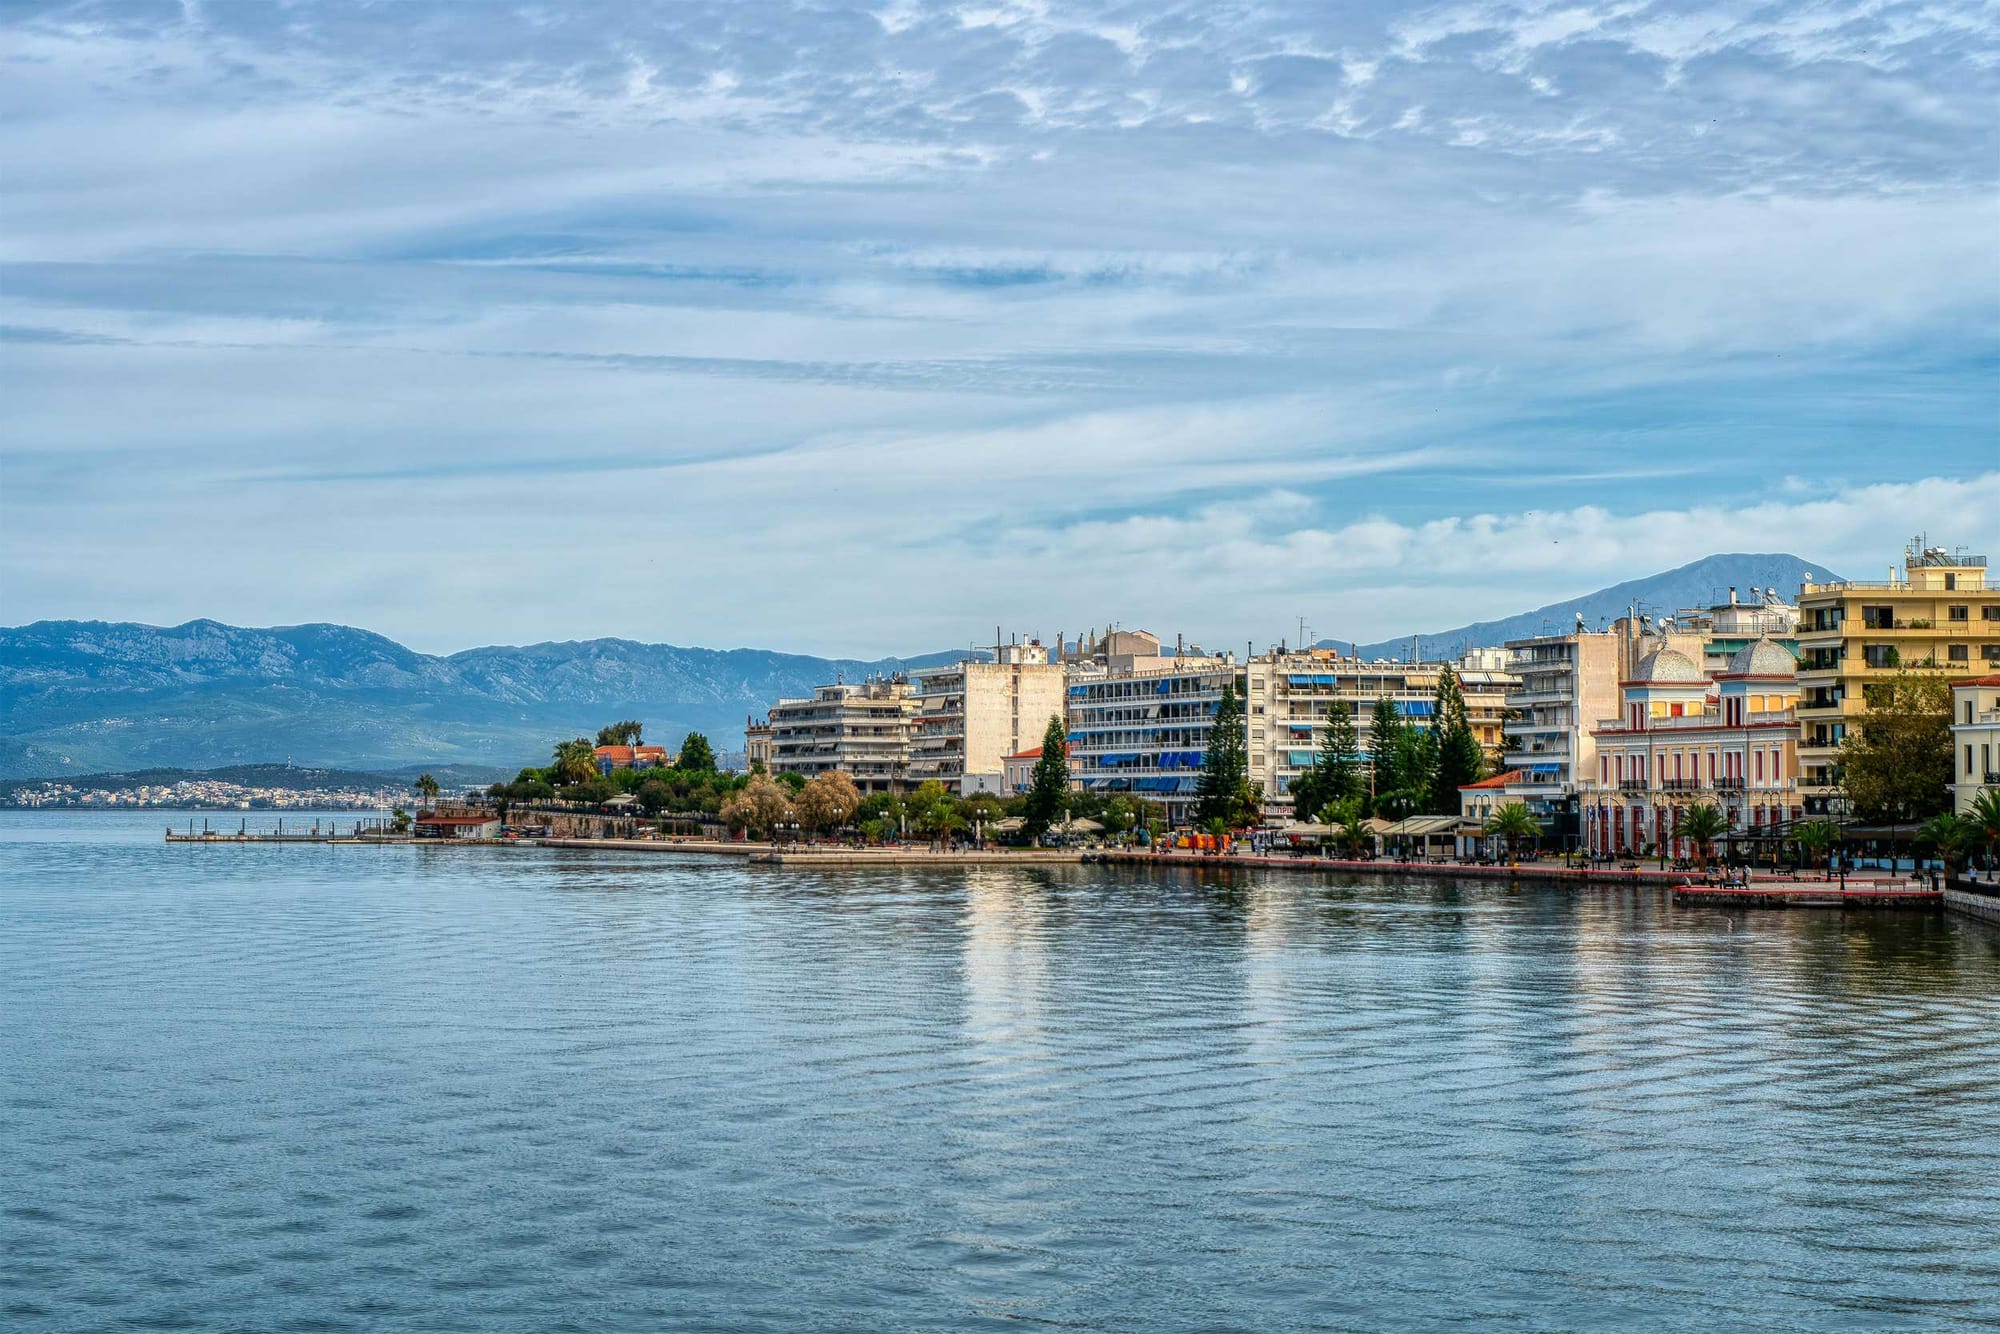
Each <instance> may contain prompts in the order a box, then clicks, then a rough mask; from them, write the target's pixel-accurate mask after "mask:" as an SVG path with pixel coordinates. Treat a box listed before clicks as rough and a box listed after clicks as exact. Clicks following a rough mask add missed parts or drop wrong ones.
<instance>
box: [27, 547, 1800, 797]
mask: <svg viewBox="0 0 2000 1334" xmlns="http://www.w3.org/2000/svg"><path fill="white" fill-rule="evenodd" d="M1807 571H1810V572H1811V573H1812V575H1813V576H1814V577H1816V578H1823V579H1824V578H1831V577H1833V576H1832V575H1831V574H1830V573H1829V572H1828V571H1827V570H1826V568H1825V567H1824V566H1820V565H1816V564H1814V563H1812V562H1810V561H1806V560H1802V559H1801V558H1799V557H1797V556H1788V555H1726V556H1710V557H1708V558H1707V559H1706V560H1700V561H1696V562H1695V563H1693V564H1692V565H1684V566H1682V567H1681V568H1680V569H1677V570H1669V571H1667V572H1666V573H1664V574H1657V575H1653V576H1650V577H1649V578H1645V579H1635V580H1633V581H1631V582H1630V583H1624V584H1619V585H1618V586H1616V587H1615V588H1607V589H1603V590H1600V591H1598V592H1596V593H1589V594H1586V595H1584V596H1582V597H1579V598H1574V599H1571V600H1570V601H1567V602H1557V603H1552V604H1551V605H1549V606H1546V607H1538V608H1536V609H1535V610H1534V611H1530V612H1526V613H1523V614H1521V615H1518V616H1511V617H1508V618H1506V619H1504V620H1497V621H1483V622H1478V623H1476V624H1473V625H1466V626H1459V627H1457V628H1455V629H1449V630H1438V631H1431V632H1428V633H1425V634H1423V635H1421V637H1420V638H1421V646H1422V649H1423V651H1424V652H1425V653H1426V654H1431V655H1437V654H1450V653H1456V652H1457V651H1458V650H1459V649H1461V648H1464V647H1469V646H1475V645H1486V644H1498V643H1501V642H1502V641H1504V640H1507V639H1513V638H1519V637H1521V636H1524V635H1530V634H1538V633H1541V632H1542V631H1543V630H1545V629H1557V628H1563V627H1567V626H1570V625H1573V624H1574V623H1575V619H1576V615H1577V613H1579V612H1581V613H1582V614H1583V617H1584V619H1585V621H1586V622H1587V623H1589V624H1590V625H1592V626H1595V625H1597V624H1599V623H1600V622H1601V621H1603V620H1604V619H1606V618H1609V617H1612V616H1616V615H1619V614H1622V613H1623V612H1624V611H1625V609H1626V608H1627V607H1628V606H1630V605H1631V604H1633V603H1637V604H1638V605H1639V606H1640V608H1641V609H1643V610H1649V611H1652V612H1655V613H1659V612H1663V611H1672V610H1675V609H1678V608H1680V607H1684V606H1696V605H1701V604H1705V603H1707V602H1710V601H1712V600H1714V599H1716V598H1718V597H1721V596H1725V595H1726V590H1727V589H1728V588H1729V586H1730V585H1732V584H1733V585H1735V586H1736V587H1737V588H1739V589H1741V590H1743V591H1744V594H1745V596H1748V590H1749V589H1750V588H1751V587H1753V586H1755V587H1764V586H1776V587H1777V588H1779V589H1780V590H1783V591H1785V592H1787V593H1790V592H1791V591H1792V590H1795V589H1796V588H1797V587H1798V584H1799V580H1800V577H1801V576H1802V575H1803V574H1805V573H1806V572H1807ZM1409 644H1410V637H1409V636H1408V635H1403V636H1398V637H1397V638H1395V639H1390V640H1383V641H1380V642H1378V643H1373V644H1363V645H1360V647H1359V651H1360V653H1361V654H1362V655H1363V656H1364V657H1399V656H1403V655H1406V654H1407V653H1408V651H1409ZM958 656H959V655H958V654H957V653H933V654H929V655H926V656H923V657H918V658H884V659H880V660H877V661H874V662H858V661H853V660H848V659H832V658H815V657H809V656H805V655H800V654H789V653H772V652H767V651H765V650H762V649H726V650H723V649H706V648H681V647H677V646H675V645H672V644H640V643H635V642H633V641H631V640H626V639H592V640H586V641H583V642H572V643H560V644H553V643H552V644H529V645H526V646H522V647H495V648H476V649H468V650H466V651H465V652H463V653H454V654H451V655H449V656H446V657H436V656H432V655H430V654H425V653H418V652H415V651H414V650H412V649H408V648H405V647H404V646H403V645H401V644H398V643H396V642H395V641H394V640H391V639H385V638H383V637H382V636H381V635H378V634H371V633H370V632H368V631H366V630H356V629H352V628H350V627H348V626H343V625H293V626H281V627H277V628H274V629H261V630H260V629H245V628H242V627H239V626H232V625H223V624H220V623H219V622H216V621H190V622H188V623H187V624H186V625H177V626H171V627H166V628H162V627H158V626H150V625H134V624H129V623H109V622H103V621H39V622H36V623H35V624H33V625H26V626H20V627H16V628H11V629H0V777H14V778H31V777H32V778H39V777H49V776H55V775H68V774H84V773H101V772H106V771H132V770H138V769H149V768H167V767H178V768H192V769H210V768H216V767H220V766H223V765H232V764H265V763H285V762H289V763H293V764H300V765H314V766H323V767H329V768H342V769H364V770H371V771H381V770H403V769H414V768H418V767H435V766H441V765H451V764H460V765H474V766H497V767H501V768H506V769H513V768H516V767H518V766H520V765H522V764H527V763H535V762H539V761H541V760H543V759H545V758H546V757H547V753H548V749H549V745H550V743H551V742H552V741H553V740H555V739H556V738H558V737H566V736H576V735H578V734H580V733H587V732H591V731H594V730H595V729H596V728H597V727H599V726H600V725H602V724H603V723H606V722H609V721H612V720H614V719H618V718H639V719H643V720H644V721H645V723H646V725H647V729H648V735H649V736H650V737H651V738H653V739H656V740H658V741H661V742H663V743H668V744H671V743H674V742H676V741H678V740H679V739H680V737H681V736H682V734H684V733H686V732H689V731H701V732H706V733H707V734H708V735H709V737H710V738H711V739H712V740H713V741H714V742H715V744H716V746H717V748H718V749H723V750H731V749H735V748H737V747H738V746H740V745H741V743H742V727H743V720H744V717H745V716H746V715H749V714H761V713H763V711H764V710H765V709H766V708H768V707H769V705H770V703H771V701H772V700H774V699H777V698H779V697H780V696H783V695H801V694H805V693H807V692H809V691H810V690H811V689H812V688H813V687H814V686H816V685H821V684H824V683H826V682H828V681H831V680H833V679H835V678H836V677H845V678H846V679H848V680H857V679H859V678H861V677H864V676H867V675H869V674H870V673H875V672H894V671H904V670H908V669H910V668H912V667H920V666H927V665H931V664H934V663H937V662H943V661H950V660H952V659H954V658H956V657H958Z"/></svg>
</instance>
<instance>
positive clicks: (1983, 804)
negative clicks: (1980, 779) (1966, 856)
mask: <svg viewBox="0 0 2000 1334" xmlns="http://www.w3.org/2000/svg"><path fill="white" fill-rule="evenodd" d="M1964 818H1965V820H1966V821H1967V822H1968V823H1969V824H1971V826H1972V835H1973V837H1972V842H1973V845H1974V846H1983V847H1985V849H1986V850H1987V851H1988V852H1989V853H1990V852H1992V851H1993V849H1994V848H1995V847H2000V787H1983V788H1981V789H1979V794H1978V795H1977V796H1975V797H1974V798H1973V799H1972V805H1971V806H1970V807H1968V808H1967V809H1966V812H1965V817H1964Z"/></svg>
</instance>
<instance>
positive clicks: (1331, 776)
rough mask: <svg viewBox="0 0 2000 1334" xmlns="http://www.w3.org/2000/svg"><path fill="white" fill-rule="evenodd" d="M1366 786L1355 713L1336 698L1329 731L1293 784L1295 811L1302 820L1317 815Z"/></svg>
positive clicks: (1348, 798)
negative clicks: (1308, 767) (1309, 766)
mask: <svg viewBox="0 0 2000 1334" xmlns="http://www.w3.org/2000/svg"><path fill="white" fill-rule="evenodd" d="M1367 786H1368V784H1367V780H1366V778H1365V777H1364V776H1363V774H1362V756H1361V742H1360V740H1359V738H1358V737H1357V736H1356V735H1355V731H1354V715H1353V714H1351V713H1349V712H1348V710H1347V706H1346V705H1345V704H1344V703H1341V702H1340V701H1337V700H1336V701H1335V702H1334V706H1333V713H1332V715H1331V716H1330V717H1329V718H1328V720H1327V728H1326V732H1325V734H1324V735H1322V736H1321V737H1320V741H1319V750H1318V751H1317V752H1316V753H1315V754H1314V755H1313V762H1312V768H1310V769H1308V770H1307V771H1306V772H1305V773H1303V774H1300V775H1299V778H1298V781H1297V782H1295V783H1293V784H1292V809H1293V813H1294V814H1296V815H1297V817H1298V818H1299V819H1301V820H1311V819H1315V818H1317V817H1318V815H1319V813H1320V812H1321V811H1324V810H1328V809H1330V808H1332V807H1334V806H1338V805H1340V804H1341V803H1343V802H1345V801H1348V800H1350V799H1351V798H1354V797H1358V796H1361V795H1362V794H1363V793H1364V792H1365V791H1366V789H1367Z"/></svg>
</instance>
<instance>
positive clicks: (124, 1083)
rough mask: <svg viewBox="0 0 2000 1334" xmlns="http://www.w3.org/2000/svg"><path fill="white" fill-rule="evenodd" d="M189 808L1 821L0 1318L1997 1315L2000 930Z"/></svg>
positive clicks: (1734, 1322) (503, 1327)
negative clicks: (461, 836) (300, 828)
mask: <svg viewBox="0 0 2000 1334" xmlns="http://www.w3.org/2000/svg"><path fill="white" fill-rule="evenodd" d="M170 818H176V819H177V820H178V821H179V822H180V823H182V824H183V825H184V823H185V820H186V817H185V816H180V817H168V816H165V815H157V814H151V813H132V814H123V813H98V812H73V813H64V812H52V813H32V814H10V815H6V816H0V1325H4V1327H6V1328H8V1329H11V1330H25V1331H42V1330H49V1331H58V1330H59V1331H64V1332H65V1334H68V1332H70V1331H85V1330H128V1329H189V1330H213V1331H224V1330H257V1331H278V1330H478V1331H522V1332H523V1334H526V1332H528V1331H534V1332H536V1334H541V1332H542V1331H560V1330H579V1331H595V1330H733V1331H767V1330H768V1331H794V1330H906V1329H907V1330H979V1329H995V1330H999V1329H1007V1330H1018V1329H1022V1328H1028V1327H1045V1328H1059V1329H1067V1330H1134V1331H1138V1330H1145V1331H1152V1330H1254V1331H1281V1330H1321V1329H1325V1330H1385V1329H1434V1328H1438V1327H1440V1326H1445V1325H1457V1326H1460V1327H1467V1328H1478V1329H1488V1328H1491V1329H1591V1330H1600V1329H1612V1328H1651V1329H1771V1330H1778V1329H1787V1330H1789V1329H1931V1328H1952V1327H1965V1328H1970V1327H1981V1326H1984V1327H1993V1326H1995V1325H2000V931H1995V930H1994V929H1993V928H1991V927H1987V926H1982V925H1979V924H1976V923H1972V922H1969V921H1964V920H1959V919H1955V918H1949V917H1943V916H1935V915H1928V914H1915V913H1912V914H1881V915H1863V914H1850V915H1846V916H1843V915H1841V914H1839V913H1838V912H1827V911H1820V912H1815V911H1802V910H1795V911H1791V912H1776V913H1750V914H1731V913H1725V912H1720V911H1711V910H1690V909H1682V908H1676V907H1674V906H1673V905H1672V903H1671V902H1670V901H1669V899H1668V898H1667V897H1666V896H1665V895H1664V894H1662V893H1659V892H1657V891H1634V890H1623V889H1620V890H1602V891H1585V892H1576V891H1573V890H1549V889H1540V888H1523V889H1518V890H1508V889H1505V888H1500V887H1488V886H1479V887H1473V886H1465V887H1454V886H1450V885H1445V884H1435V883H1411V884H1392V885H1383V884H1367V885H1363V884H1357V883H1343V882H1342V881H1341V880H1339V879H1337V878H1332V877H1327V876H1321V875H1306V874H1286V873H1278V872H1266V873H1257V874H1247V875H1235V874H1228V875H1225V874H1202V875H1198V874H1193V873H1188V872H1170V871H1157V872H1154V871H1133V870H1126V869H1117V868H1107V867H1095V866H1093V867H1079V868H1055V869H1051V868H1022V869H988V868H980V869H965V870H930V869H926V870H913V871H903V870H872V869H871V870H866V871H849V872H811V871H801V870H797V869H792V868H784V869H767V868H757V867H749V866H746V865H743V864H741V863H740V862H734V861H726V860H714V859H696V858H690V857H678V856H671V855H660V854H641V853H631V852H602V853H592V852H556V851H543V850H535V849H525V848H507V849H485V848H453V847H438V846H399V847H328V846H319V845H291V846H256V845H227V846H190V845H168V844H166V843H165V842H164V841H163V839H162V833H163V832H164V828H165V825H166V824H167V823H168V820H169V819H170ZM308 818H310V817H308ZM348 818H351V817H348ZM228 823H229V824H230V825H231V827H233V825H234V819H233V817H232V818H231V819H230V820H229V821H228ZM287 823H288V827H289V825H290V824H291V818H288V822H287Z"/></svg>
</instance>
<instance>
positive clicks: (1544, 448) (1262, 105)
mask: <svg viewBox="0 0 2000 1334" xmlns="http://www.w3.org/2000/svg"><path fill="white" fill-rule="evenodd" d="M1996 37H2000V11H1996V10H1995V9H1994V8H1993V7H1992V6H1991V5H1988V4H1983V3H1978V2H1977V0H1964V2H1960V0H1919V2H1918V3H1896V2H1895V0H1888V2H1886V3H1885V2H1883V0H1827V2H1825V3H1810V2H1808V0H1782V2H1780V3H1770V4H1744V3H1732V0H1701V2H1699V3H1693V4H1686V5H1679V4H1654V3H1646V2H1645V0H1618V2H1617V3H1607V4H1602V5H1597V6H1583V7H1573V6H1570V5H1566V4H1546V5H1545V4H1536V3H1524V4H1502V3H1480V2H1474V3H1466V4H1455V3H1447V4H1442V5H1436V6H1407V7H1375V8H1370V7H1367V6H1363V5H1345V4H1343V5H1333V4H1328V3H1314V4H1271V5H1266V4H1258V3H1250V2H1248V0H1233V2H1232V0H1199V2H1198V3H1190V4H1185V5H1182V4H1172V3H1166V2H1165V0H1147V2H1146V3H1134V4H1115V3H1114V4H1098V5H1092V4H1068V3H1061V2H1059V0H1039V2H1034V0H1029V2H1020V3H1014V2H1011V0H974V2H973V3H965V4H940V5H925V4H917V3H911V2H910V0H873V3H869V4H858V5H847V4H843V3H841V2H840V0H813V2H812V3H799V4H793V5H760V4H755V3H745V2H744V0H727V2H725V3H716V4H712V5H708V4H698V3H692V2H690V3H672V4H662V5H659V6H653V7H649V6H645V5H642V4H639V3H634V2H633V0H616V2H615V3H603V4H590V3H584V2H580V0H566V2H565V3H562V4H536V5H523V6H518V7H506V6H503V5H501V4H499V3H490V4H489V3H480V4H473V3H465V2H463V0H452V2H450V3H439V4H429V3H424V0H399V2H398V3H392V4H311V5H309V4H287V3H278V2H277V0H272V2H270V3H263V2H261V0H187V3H183V4H160V3H139V4H96V3H77V4H51V5H35V4H14V5H10V6H8V7H7V8H6V10H5V11H4V18H0V62H4V63H0V115H4V117H5V126H4V132H0V264H4V268H0V326H4V328H3V329H0V339H4V341H0V600H3V601H4V607H3V608H0V614H4V619H5V620H6V621H8V622H13V623H18V622H22V621H27V620H32V619H36V618H41V617H70V616H73V617H94V618H106V619H134V620H145V621H151V622H155V623H173V622H177V621H180V620H183V619H187V618H190V617H194V616H214V617H217V618H219V619H224V620H230V621H235V622H239V623H248V624H272V623H290V622H298V621H306V620H334V621H345V622H349V623H353V624H359V625H365V626H368V627H370V628H373V629H377V630H380V631H382V632H384V633H387V634H390V635H392V636H395V637H396V638H399V639H401V640H403V641H405V642H407V643H410V644H412V645H414V646H416V647H420V648H424V649H430V650H449V649H456V648H462V647H466V646H469V645H472V644H478V643H487V642H501V641H505V642H522V641H530V640H541V639H562V638H581V637H588V636H595V635H622V636H627V637H631V638H638V639H646V640H667V641H672V642H676V643H683V644H689V643H692V644H708V645H716V646H724V645H756V646H768V647H776V648H787V649H797V650H807V651H817V652H828V653H835V652H837V653H855V654H874V653H878V652H896V651H910V652H915V651H923V650H928V649H933V648H939V647H944V646H949V645H953V644H960V643H964V642H967V641H968V640H971V639H973V638H978V637H983V636H985V635H988V634H990V633H991V629H992V627H993V626H994V625H996V624H999V625H1004V626H1007V627H1009V628H1016V629H1020V630H1023V631H1027V632H1035V633H1040V634H1043V635H1048V634H1052V633H1054V632H1055V631H1056V630H1057V629H1066V630H1070V631H1072V632H1073V631H1075V630H1078V629H1081V628H1083V627H1085V626H1087V625H1092V624H1095V625H1103V624H1105V623H1106V622H1109V621H1112V620H1118V621H1121V622H1123V623H1124V624H1127V625H1135V626H1147V627H1151V628H1154V629H1156V630H1162V631H1165V632H1167V633H1173V632H1175V631H1180V630H1185V631H1187V632H1188V633H1190V634H1191V635H1194V636H1196V637H1205V638H1207V639H1209V640H1210V641H1212V642H1223V643H1233V642H1239V641H1243V640H1248V639H1254V640H1257V641H1258V642H1260V643H1262V642H1265V641H1270V640H1275V639H1277V638H1279V637H1280V636H1284V635H1289V634H1293V633H1295V629H1296V624H1297V618H1298V617H1300V616H1304V617H1305V618H1306V619H1307V620H1308V621H1309V622H1310V624H1311V625H1312V626H1313V627H1314V628H1315V630H1317V632H1318V633H1319V634H1321V635H1322V636H1335V635H1337V636H1339V637H1341V638H1356V639H1363V640H1366V639H1369V638H1372V637H1376V636H1378V635H1384V634H1392V633H1399V632H1405V631H1409V630H1412V629H1429V628H1441V627H1444V626H1447V625H1451V624H1455V623H1458V622H1460V621H1464V620H1469V619H1473V618H1475V617H1479V616H1488V615H1496V614H1506V613H1511V612H1513V611H1517V610H1523V609H1525V608H1527V607H1529V606H1533V605H1536V604H1538V603H1541V602H1545V601H1548V600H1551V599H1554V598H1559V597H1564V596H1569V595H1573V594H1576V593H1580V592H1583V591H1586V590H1588V589H1591V588H1594V587H1598V586H1601V585H1603V584H1606V583H1610V582H1614V581H1617V580H1620V579H1624V578H1629V577H1632V576H1635V575H1639V574H1644V573H1648V572H1651V571H1654V570H1658V569H1662V568H1665V567H1668V566H1671V565H1676V564H1680V563H1682V562H1684V561H1687V560H1691V559H1694V558H1696V557H1698V556H1701V555H1704V554H1707V553H1709V552H1712V551H1730V550H1755V551H1791V552H1794V553H1796V554H1798V555H1800V556H1803V557H1806V558H1808V559H1811V560H1815V561H1819V562H1822V563H1824V564H1827V565H1830V566H1831V567H1833V568H1834V569H1836V570H1843V571H1849V572H1852V573H1856V574H1862V575H1867V574H1872V573H1874V572H1876V571H1878V570H1880V569H1882V568H1883V567H1884V566H1886V565H1887V564H1888V562H1889V561H1890V560H1891V559H1892V558H1893V557H1894V556H1895V555H1896V554H1897V553H1898V552H1899V551H1900V550H1901V547H1902V544H1903V542H1904V540H1905V539H1906V538H1907V537H1908V536H1910V535H1911V534H1913V533H1916V532H1918V531H1927V532H1928V533H1929V534H1930V536H1931V539H1932V540H1933V541H1936V542H1943V543H1946V544H1955V543H1958V542H1965V543H1968V544H1972V545H1974V546H1978V545H1980V544H1985V545H1987V546H1993V545H1996V542H1995V539H2000V356H1996V348H1997V347H2000V343H1996V325H2000V209H1996V202H1995V201H1996V192H1995V186H1996V182H2000V162H1996V153H2000V143H1996V138H1997V136H1996V128H1995V127H1996V126H2000V41H1996ZM1994 554H1995V556H1996V557H2000V551H1996V552H1994Z"/></svg>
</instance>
